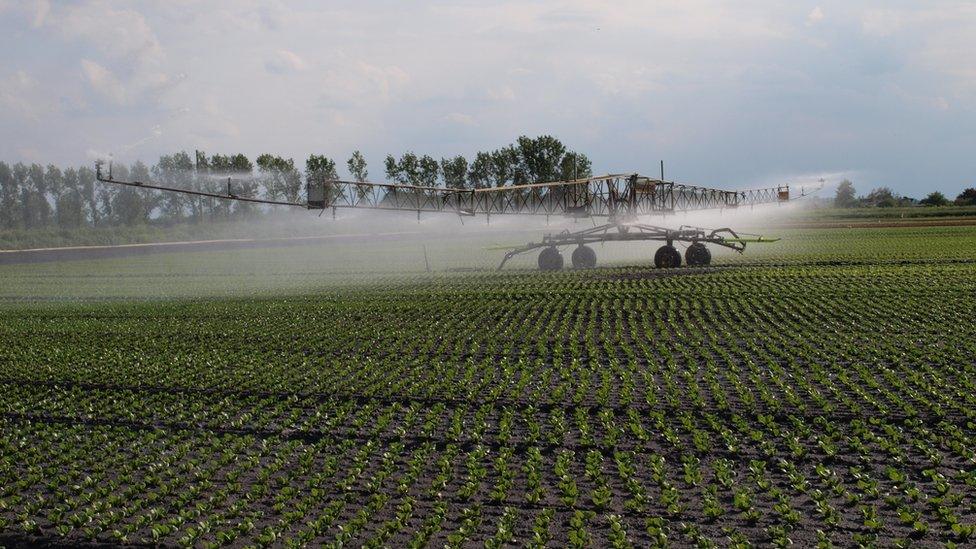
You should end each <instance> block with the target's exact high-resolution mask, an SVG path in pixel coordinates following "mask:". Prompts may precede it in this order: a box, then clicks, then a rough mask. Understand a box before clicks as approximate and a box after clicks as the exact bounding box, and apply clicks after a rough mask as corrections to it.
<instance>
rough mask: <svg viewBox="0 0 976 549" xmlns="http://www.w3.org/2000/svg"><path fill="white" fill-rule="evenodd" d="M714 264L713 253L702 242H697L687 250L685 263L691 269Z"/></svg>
mask: <svg viewBox="0 0 976 549" xmlns="http://www.w3.org/2000/svg"><path fill="white" fill-rule="evenodd" d="M711 262H712V252H711V251H710V250H709V249H708V248H706V247H705V245H704V244H702V243H701V242H695V243H693V244H692V245H691V246H688V249H687V250H685V263H686V264H687V265H688V266H689V267H701V266H705V265H708V264H709V263H711Z"/></svg>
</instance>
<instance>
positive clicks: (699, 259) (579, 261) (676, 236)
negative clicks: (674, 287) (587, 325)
mask: <svg viewBox="0 0 976 549" xmlns="http://www.w3.org/2000/svg"><path fill="white" fill-rule="evenodd" d="M749 236H752V237H754V238H742V237H740V236H739V234H738V233H736V232H735V231H733V230H732V229H730V228H727V227H726V228H721V229H713V230H708V229H702V228H700V227H689V226H685V225H682V226H681V227H679V228H678V229H668V228H665V227H658V226H655V225H647V224H643V223H619V222H611V223H606V224H603V225H599V226H596V227H592V228H589V229H584V230H582V231H575V232H570V231H568V230H564V231H562V232H560V233H556V234H547V235H545V236H543V237H542V241H541V242H529V243H528V244H525V245H524V246H519V247H517V248H513V249H511V250H509V251H508V252H507V253H505V257H504V258H503V259H502V262H501V263H500V264H499V265H498V270H501V269H502V268H503V267H505V263H507V262H508V260H509V259H511V258H513V257H515V256H517V255H520V254H524V253H528V252H531V251H533V250H538V249H539V248H542V252H540V253H539V270H542V271H558V270H559V269H562V268H563V263H564V261H563V256H562V253H561V252H560V251H559V248H560V247H561V246H576V248H575V249H574V250H573V254H572V256H571V259H572V264H573V267H574V268H576V269H589V268H592V267H595V266H596V251H594V250H593V248H592V247H590V246H589V244H595V243H604V242H630V241H637V240H657V241H661V242H664V245H663V246H661V247H660V248H658V250H657V252H656V253H655V254H654V266H655V267H658V268H674V267H680V266H681V253H680V252H678V250H677V248H675V246H674V244H675V242H687V243H689V245H688V248H687V249H686V250H685V263H686V264H687V265H688V266H689V267H698V266H705V265H708V264H710V263H711V261H712V252H711V251H709V249H708V248H707V247H706V246H705V244H714V245H716V246H722V247H725V248H729V249H731V250H735V251H737V252H739V253H742V252H743V251H744V250H745V248H746V243H748V242H775V241H776V240H778V239H770V238H763V237H762V236H758V235H749Z"/></svg>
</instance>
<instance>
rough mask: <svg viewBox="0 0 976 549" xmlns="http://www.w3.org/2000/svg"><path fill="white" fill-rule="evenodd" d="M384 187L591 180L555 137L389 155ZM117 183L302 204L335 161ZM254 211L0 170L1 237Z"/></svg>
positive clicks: (159, 173) (143, 169) (89, 179)
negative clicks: (439, 154)
mask: <svg viewBox="0 0 976 549" xmlns="http://www.w3.org/2000/svg"><path fill="white" fill-rule="evenodd" d="M345 166H346V170H347V172H348V175H349V177H350V178H351V179H352V180H353V181H359V182H365V181H367V177H368V176H369V173H368V170H367V162H366V158H365V157H364V156H363V154H362V153H361V152H360V151H355V152H353V153H352V155H351V156H350V157H349V159H348V160H346V162H345ZM384 168H385V174H386V178H387V180H389V181H392V182H396V183H401V184H407V185H417V186H424V187H437V186H444V187H447V188H456V189H457V188H485V187H502V186H506V185H523V184H528V183H542V182H547V181H557V180H567V179H575V178H582V177H589V176H590V175H592V172H591V163H590V160H589V158H587V156H586V155H585V154H582V153H576V152H573V151H570V150H569V149H567V148H566V146H565V145H563V143H562V142H560V141H559V140H558V139H556V138H555V137H552V136H549V135H543V136H539V137H535V138H530V137H526V136H522V137H519V138H518V140H517V141H516V142H515V143H513V144H511V145H508V146H506V147H502V148H499V149H496V150H492V151H488V152H479V153H477V154H476V155H475V156H474V158H473V159H472V160H471V161H470V162H469V161H468V159H467V158H465V157H464V156H454V157H451V158H441V159H440V160H437V159H435V158H433V157H431V156H429V155H422V156H418V155H417V154H415V153H413V152H406V153H403V154H402V155H400V156H399V158H397V157H394V156H392V155H388V156H387V157H386V159H385V162H384ZM112 172H113V173H112V175H113V176H114V177H115V178H116V179H120V180H134V181H142V182H147V181H153V182H155V183H159V184H162V185H165V186H171V187H177V188H183V189H191V190H199V191H206V192H212V193H218V194H223V193H230V194H234V195H237V196H247V197H257V198H264V199H268V200H284V201H288V202H300V201H302V200H303V194H304V190H305V184H304V183H305V182H306V181H309V180H313V179H339V174H338V170H337V164H336V162H335V160H333V159H332V158H330V157H328V156H326V155H319V154H312V155H310V156H309V157H308V158H307V159H306V160H305V166H304V169H303V170H302V169H301V166H298V165H296V164H295V160H294V159H292V158H284V157H281V156H278V155H273V154H261V155H259V156H258V157H257V158H255V159H254V160H253V161H252V160H251V159H250V158H248V157H247V156H246V155H244V154H229V155H224V154H214V155H209V156H208V155H207V153H205V152H203V151H195V152H194V153H193V154H192V155H191V154H190V153H187V152H185V151H181V152H178V153H175V154H171V155H163V156H161V157H160V158H159V160H158V161H157V162H156V163H155V164H153V165H152V166H148V165H146V164H144V163H143V162H141V161H137V162H135V163H133V164H132V165H131V166H126V165H123V164H118V163H116V164H113V166H112ZM261 213H262V210H261V209H260V208H259V207H258V206H255V205H254V204H249V203H247V202H236V201H229V200H220V199H215V198H209V197H200V196H191V195H183V194H177V193H164V192H156V191H151V190H147V189H137V188H132V187H123V186H118V185H109V184H100V183H98V182H97V181H96V179H95V170H94V169H93V168H91V167H87V166H85V167H81V168H65V169H62V168H60V167H58V166H55V165H48V166H46V167H45V166H42V165H40V164H30V165H26V164H23V163H20V162H18V163H16V164H13V165H10V164H7V163H6V162H0V229H35V228H50V227H60V228H63V229H71V228H77V227H83V226H90V227H97V226H127V225H139V224H163V225H170V224H175V223H186V222H191V223H199V222H207V221H216V220H232V219H244V218H248V217H253V216H256V215H261Z"/></svg>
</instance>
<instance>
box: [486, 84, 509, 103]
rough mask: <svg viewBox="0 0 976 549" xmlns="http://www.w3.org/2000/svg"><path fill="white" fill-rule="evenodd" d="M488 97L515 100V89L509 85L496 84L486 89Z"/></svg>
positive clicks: (498, 99) (499, 99) (496, 99)
mask: <svg viewBox="0 0 976 549" xmlns="http://www.w3.org/2000/svg"><path fill="white" fill-rule="evenodd" d="M488 98H489V99H491V100H493V101H515V90H513V89H512V87H511V86H498V87H495V88H491V89H489V90H488Z"/></svg>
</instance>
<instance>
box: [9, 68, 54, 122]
mask: <svg viewBox="0 0 976 549" xmlns="http://www.w3.org/2000/svg"><path fill="white" fill-rule="evenodd" d="M48 110H49V109H48V107H47V105H46V104H45V100H44V99H43V97H42V96H40V95H38V81H37V79H35V78H34V77H33V76H31V75H29V74H27V73H26V72H25V71H23V70H19V71H16V72H15V73H13V74H12V75H10V76H8V77H7V78H5V79H4V80H3V81H0V112H3V113H5V114H9V115H13V116H16V117H19V118H25V119H28V120H34V121H36V120H37V119H38V118H39V117H40V116H41V115H42V114H43V113H44V112H46V111H48Z"/></svg>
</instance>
